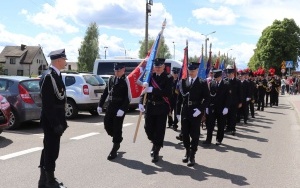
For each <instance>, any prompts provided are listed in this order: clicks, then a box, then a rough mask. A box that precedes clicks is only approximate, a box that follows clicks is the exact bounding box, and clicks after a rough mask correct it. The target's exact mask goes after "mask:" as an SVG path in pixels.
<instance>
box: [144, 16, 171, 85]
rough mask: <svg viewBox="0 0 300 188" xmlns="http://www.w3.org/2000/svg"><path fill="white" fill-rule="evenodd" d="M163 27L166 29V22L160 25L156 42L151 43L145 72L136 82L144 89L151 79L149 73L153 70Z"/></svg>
mask: <svg viewBox="0 0 300 188" xmlns="http://www.w3.org/2000/svg"><path fill="white" fill-rule="evenodd" d="M165 27H166V20H164V22H163V25H162V29H161V31H160V32H159V33H158V35H157V37H156V40H155V41H154V43H153V46H152V48H151V52H150V56H149V58H148V60H147V65H146V67H145V70H144V72H143V74H142V75H141V77H140V78H139V80H138V83H140V84H142V85H143V86H144V87H145V86H147V85H149V82H150V78H151V75H152V74H151V73H152V68H153V62H154V60H155V58H156V54H157V51H158V47H159V43H160V39H161V38H162V35H163V32H164V29H165Z"/></svg>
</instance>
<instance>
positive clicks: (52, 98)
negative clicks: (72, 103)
mask: <svg viewBox="0 0 300 188" xmlns="http://www.w3.org/2000/svg"><path fill="white" fill-rule="evenodd" d="M51 76H52V78H53V79H54V80H53V81H54V82H52V79H51ZM55 86H56V87H55ZM40 87H41V97H42V113H41V125H42V126H43V128H44V129H45V130H53V129H55V128H56V127H58V126H62V127H63V129H66V128H67V122H66V116H65V104H66V93H65V92H66V88H65V85H64V83H63V81H62V78H61V76H59V75H58V74H57V72H56V71H55V70H54V69H53V68H51V67H50V68H49V70H47V71H45V72H44V74H43V75H42V77H41V80H40ZM55 88H57V92H58V93H57V92H55V90H56V89H55ZM56 93H57V94H58V95H61V96H62V97H61V99H59V98H58V97H57V94H56Z"/></svg>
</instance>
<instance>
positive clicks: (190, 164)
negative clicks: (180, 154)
mask: <svg viewBox="0 0 300 188" xmlns="http://www.w3.org/2000/svg"><path fill="white" fill-rule="evenodd" d="M195 154H196V152H195V151H193V150H191V151H190V158H189V162H188V164H187V165H188V166H194V165H195Z"/></svg>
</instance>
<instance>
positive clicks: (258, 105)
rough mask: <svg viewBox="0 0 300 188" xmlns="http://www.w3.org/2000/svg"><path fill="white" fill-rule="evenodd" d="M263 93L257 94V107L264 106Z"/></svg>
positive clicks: (261, 107)
mask: <svg viewBox="0 0 300 188" xmlns="http://www.w3.org/2000/svg"><path fill="white" fill-rule="evenodd" d="M264 98H265V94H259V95H258V101H257V109H261V110H263V109H264V107H265V100H264Z"/></svg>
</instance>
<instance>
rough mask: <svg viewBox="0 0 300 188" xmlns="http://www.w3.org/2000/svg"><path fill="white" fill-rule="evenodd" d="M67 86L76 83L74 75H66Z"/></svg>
mask: <svg viewBox="0 0 300 188" xmlns="http://www.w3.org/2000/svg"><path fill="white" fill-rule="evenodd" d="M65 83H66V87H67V86H70V85H73V84H75V77H74V76H66V78H65Z"/></svg>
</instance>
